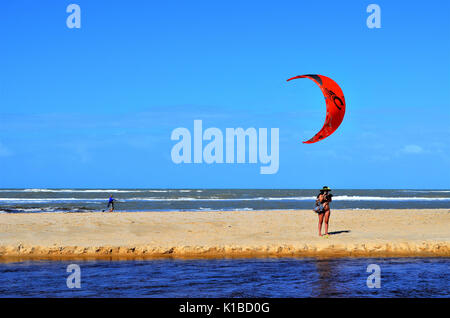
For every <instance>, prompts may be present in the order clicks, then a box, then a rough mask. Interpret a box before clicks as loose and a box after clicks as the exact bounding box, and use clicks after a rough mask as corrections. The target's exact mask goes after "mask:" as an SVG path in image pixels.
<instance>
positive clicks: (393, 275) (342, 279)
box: [0, 258, 450, 298]
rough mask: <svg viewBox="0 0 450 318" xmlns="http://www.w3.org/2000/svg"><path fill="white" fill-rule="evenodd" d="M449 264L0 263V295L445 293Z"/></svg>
mask: <svg viewBox="0 0 450 318" xmlns="http://www.w3.org/2000/svg"><path fill="white" fill-rule="evenodd" d="M70 264H77V265H78V266H79V268H80V273H81V276H80V283H81V286H80V287H81V288H79V289H78V288H68V287H67V278H68V277H69V276H70V275H71V273H72V272H67V268H68V266H69V265H70ZM371 264H375V265H378V266H379V268H380V288H376V287H374V288H369V287H368V284H367V280H368V277H369V276H370V275H371V274H373V272H372V271H369V272H368V271H367V269H368V267H369V265H371ZM449 265H450V259H449V258H338V259H316V258H281V259H280V258H264V259H252V258H250V259H204V260H178V259H177V260H174V259H161V260H139V261H138V260H126V261H24V262H13V263H0V297H236V298H239V297H449V296H450V284H449V283H450V274H449V273H448V268H449ZM372 267H373V266H372ZM372 286H373V285H372Z"/></svg>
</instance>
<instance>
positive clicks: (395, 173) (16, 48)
mask: <svg viewBox="0 0 450 318" xmlns="http://www.w3.org/2000/svg"><path fill="white" fill-rule="evenodd" d="M70 3H76V4H79V5H80V7H81V21H82V22H81V24H82V26H81V29H68V28H67V26H66V18H67V16H68V15H69V14H68V13H66V7H67V5H68V4H70ZM370 3H377V4H379V5H380V7H381V24H382V28H381V29H368V28H367V26H366V18H367V16H368V15H369V14H368V13H366V7H367V5H368V4H370ZM449 14H450V2H449V1H446V0H442V1H437V0H431V1H377V0H374V1H356V0H355V1H320V2H315V1H299V0H295V1H261V0H258V1H230V0H227V1H158V2H156V1H100V0H96V1H84V0H83V1H81V0H80V1H75V0H73V1H50V0H49V1H21V0H17V1H12V0H9V1H2V2H1V3H0V40H1V50H0V187H3V188H7V187H26V188H29V187H82V188H85V187H157V188H159V187H161V188H163V187H169V188H170V187H173V188H222V187H230V188H317V187H322V186H323V185H325V184H326V185H329V186H331V187H334V188H450V186H449V183H450V181H449V180H450V142H449V140H450V125H449V122H450V19H449ZM308 73H315V74H323V75H327V76H329V77H331V78H333V79H335V80H336V81H337V82H338V83H339V84H340V86H341V87H342V89H343V91H344V94H345V98H346V101H347V113H346V116H345V118H344V121H343V123H342V125H341V127H340V128H339V129H338V131H337V132H336V133H334V134H333V135H332V136H330V137H329V138H327V139H326V140H324V141H321V142H319V143H316V144H313V145H307V144H302V143H301V141H302V140H307V139H309V138H310V137H312V136H313V135H314V133H315V132H317V131H318V130H319V129H320V128H321V126H322V124H323V120H324V116H325V106H324V100H323V97H322V95H321V92H320V90H319V88H318V87H317V86H316V85H315V84H314V83H313V82H312V81H309V80H297V81H295V82H290V83H286V81H285V80H286V79H287V78H289V77H291V76H295V75H299V74H308ZM194 119H202V120H203V125H204V127H218V128H221V129H223V130H225V128H227V127H243V128H248V127H257V128H260V127H266V128H272V127H276V128H279V129H280V168H279V172H278V173H277V174H275V175H261V174H259V167H260V165H259V164H253V165H251V164H245V165H218V164H215V165H207V164H202V165H195V164H191V165H186V164H184V165H175V164H174V163H173V162H172V161H171V157H170V151H171V148H172V146H173V145H174V142H173V141H171V140H170V134H171V132H172V130H173V129H175V128H177V127H187V128H190V129H191V130H192V125H193V120H194Z"/></svg>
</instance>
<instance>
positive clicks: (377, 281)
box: [366, 264, 381, 288]
mask: <svg viewBox="0 0 450 318" xmlns="http://www.w3.org/2000/svg"><path fill="white" fill-rule="evenodd" d="M366 272H367V273H371V274H370V275H369V277H367V280H366V285H367V287H369V288H381V267H380V266H379V265H377V264H369V266H367V269H366Z"/></svg>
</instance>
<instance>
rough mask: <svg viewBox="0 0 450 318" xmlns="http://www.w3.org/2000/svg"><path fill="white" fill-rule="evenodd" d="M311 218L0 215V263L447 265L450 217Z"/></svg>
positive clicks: (358, 214) (302, 213) (347, 214)
mask: <svg viewBox="0 0 450 318" xmlns="http://www.w3.org/2000/svg"><path fill="white" fill-rule="evenodd" d="M329 231H330V235H329V237H328V238H326V237H319V236H318V233H317V215H316V214H315V213H314V212H312V211H310V210H295V211H233V212H115V213H99V212H96V213H36V214H27V213H22V214H1V215H0V260H3V261H9V260H22V259H151V258H164V257H172V258H223V257H293V256H295V257H400V256H401V257H410V256H417V257H450V210H449V209H420V210H400V209H399V210H334V211H332V214H331V219H330V228H329Z"/></svg>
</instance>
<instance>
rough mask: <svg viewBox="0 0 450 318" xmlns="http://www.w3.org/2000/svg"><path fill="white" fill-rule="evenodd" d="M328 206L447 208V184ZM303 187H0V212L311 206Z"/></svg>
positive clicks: (362, 193)
mask: <svg viewBox="0 0 450 318" xmlns="http://www.w3.org/2000/svg"><path fill="white" fill-rule="evenodd" d="M332 193H333V195H334V197H333V202H332V204H331V208H332V209H394V208H399V209H413V208H416V209H422V208H429V209H433V208H450V190H407V189H396V190H351V189H333V191H332ZM317 194H318V191H317V190H312V189H309V190H307V189H306V190H305V189H299V190H296V189H287V190H282V189H273V190H269V189H266V190H261V189H0V213H21V212H90V211H97V212H99V211H102V210H106V209H107V207H106V205H107V202H108V197H109V196H110V195H113V196H114V198H115V199H116V200H117V201H116V204H115V208H116V211H228V210H248V211H251V210H274V209H312V207H313V205H314V201H315V198H316V196H317Z"/></svg>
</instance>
